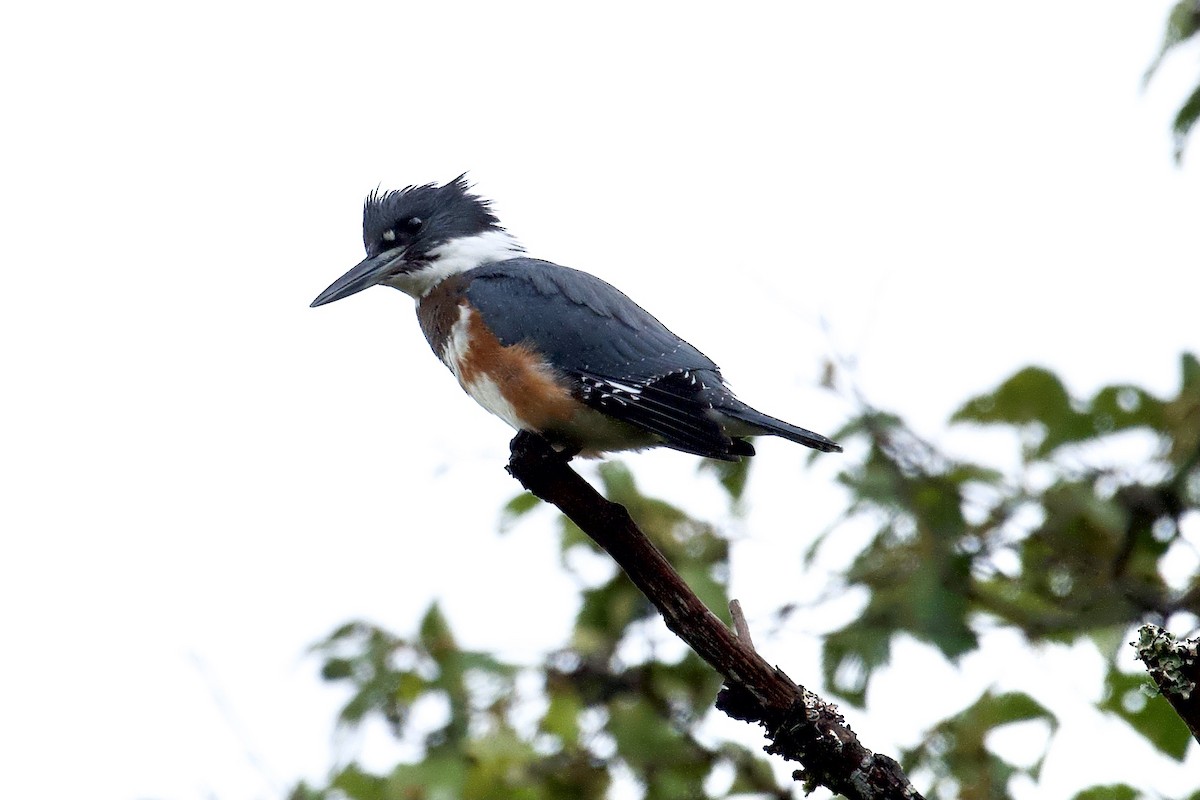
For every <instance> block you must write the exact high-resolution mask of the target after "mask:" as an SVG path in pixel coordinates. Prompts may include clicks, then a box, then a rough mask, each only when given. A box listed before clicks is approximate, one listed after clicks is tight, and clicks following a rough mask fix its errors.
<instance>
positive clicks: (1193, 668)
mask: <svg viewBox="0 0 1200 800" xmlns="http://www.w3.org/2000/svg"><path fill="white" fill-rule="evenodd" d="M1131 644H1132V645H1133V646H1134V648H1135V649H1136V650H1137V657H1138V659H1139V660H1140V661H1141V662H1142V663H1143V664H1145V665H1146V671H1147V672H1149V673H1150V677H1151V678H1153V679H1154V684H1155V685H1156V686H1158V691H1159V692H1161V693H1162V696H1163V697H1165V698H1166V699H1167V702H1168V703H1170V704H1171V708H1173V709H1175V713H1176V714H1178V715H1179V718H1180V719H1182V720H1183V721H1184V723H1186V724H1187V726H1188V730H1190V731H1191V732H1192V738H1193V739H1195V740H1196V741H1197V742H1200V686H1198V684H1200V639H1184V640H1183V641H1180V640H1179V639H1176V638H1175V636H1174V635H1172V634H1171V633H1169V632H1168V631H1165V630H1163V629H1162V628H1160V627H1158V626H1157V625H1143V626H1142V627H1141V628H1139V629H1138V640H1137V641H1136V642H1131Z"/></svg>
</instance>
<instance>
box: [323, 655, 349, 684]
mask: <svg viewBox="0 0 1200 800" xmlns="http://www.w3.org/2000/svg"><path fill="white" fill-rule="evenodd" d="M353 674H354V662H353V661H351V660H350V659H348V658H331V659H329V660H328V661H326V662H325V664H324V665H323V666H322V667H321V677H322V678H323V679H325V680H327V681H340V680H343V679H345V678H349V677H350V676H351V675H353Z"/></svg>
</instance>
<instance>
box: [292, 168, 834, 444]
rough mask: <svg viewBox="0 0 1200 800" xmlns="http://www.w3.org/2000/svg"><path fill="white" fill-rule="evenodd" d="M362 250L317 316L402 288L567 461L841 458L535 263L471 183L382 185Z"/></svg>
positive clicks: (473, 369) (450, 363) (658, 335)
mask: <svg viewBox="0 0 1200 800" xmlns="http://www.w3.org/2000/svg"><path fill="white" fill-rule="evenodd" d="M363 245H364V246H365V248H366V253H367V257H366V258H365V259H363V260H362V261H361V262H359V263H358V265H357V266H355V267H353V268H352V269H351V270H350V271H349V272H347V273H346V274H345V275H343V276H342V277H340V278H338V279H337V280H336V281H334V282H333V283H332V284H331V285H330V286H329V288H327V289H326V290H325V291H323V292H321V294H319V295H318V296H317V298H316V299H315V300H313V302H312V307H314V308H315V307H316V306H322V305H325V304H326V303H332V302H334V301H336V300H341V299H343V298H346V297H349V296H350V295H352V294H356V293H357V292H361V291H362V290H363V289H366V288H368V287H370V286H376V285H380V286H391V287H392V288H395V289H399V290H400V291H402V292H404V293H405V294H407V295H409V296H410V297H412V298H413V299H415V300H416V305H417V319H418V321H419V322H420V325H421V330H422V332H424V334H425V338H426V339H427V340H428V341H429V346H430V347H431V348H433V352H434V353H435V354H436V355H437V356H438V358H440V359H441V361H442V363H443V364H445V365H446V366H447V367H448V368H449V369H450V371H451V372H452V373H453V374H454V377H455V378H456V379H457V380H458V383H459V385H460V386H462V388H463V389H464V390H465V391H466V393H467V394H469V395H470V396H471V397H472V398H474V399H475V400H476V402H478V403H479V404H480V405H481V406H483V407H484V408H485V409H487V410H488V411H490V412H492V413H493V414H495V415H496V416H498V417H500V418H501V419H502V420H504V421H505V422H507V423H508V424H509V425H510V426H512V427H513V428H515V429H516V430H517V431H518V433H520V432H528V433H533V434H538V435H540V436H542V437H544V438H545V439H547V440H548V441H549V442H550V443H551V444H552V445H554V447H555V448H556V449H557V450H559V451H560V452H561V453H563V454H564V455H565V457H567V458H570V457H571V456H574V455H581V456H584V457H595V456H599V455H602V454H604V453H608V452H614V451H621V450H641V449H644V448H648V447H659V446H661V447H668V448H672V449H674V450H680V451H683V452H685V453H693V454H695V455H698V456H705V457H707V458H714V459H720V460H722V461H739V460H741V458H742V457H744V456H752V455H754V447H753V445H752V444H751V443H750V442H749V441H748V437H751V436H759V435H770V436H780V437H783V438H784V439H788V440H790V441H793V442H798V443H799V444H802V445H805V446H807V447H811V448H814V449H816V450H820V451H823V452H840V451H841V449H842V448H841V447H839V446H838V445H837V444H836V443H835V442H833V441H831V440H829V439H827V438H826V437H824V436H822V435H820V434H819V433H813V432H812V431H810V430H806V429H804V428H800V427H797V426H795V425H792V424H790V423H787V422H784V421H782V420H779V419H776V418H774V417H770V416H767V415H766V414H764V413H762V412H761V411H756V410H755V409H753V408H751V407H750V406H748V405H746V404H745V403H743V402H742V401H741V400H739V399H738V398H737V397H735V396H734V394H733V392H732V391H731V390H730V388H729V386H728V385H727V384H726V383H725V379H724V378H723V377H722V376H721V371H720V369H718V367H717V365H716V364H715V363H713V361H712V360H711V359H709V358H708V357H707V356H705V355H704V354H703V353H701V352H700V351H699V350H697V349H696V348H695V347H693V346H692V345H690V344H688V343H687V342H686V341H684V340H683V339H681V338H680V337H678V336H676V335H675V334H674V333H672V332H671V331H670V330H668V329H667V327H666V326H665V325H663V324H662V323H661V322H659V321H658V320H657V319H656V318H655V317H653V316H652V315H651V314H650V313H649V312H647V311H646V310H645V309H643V308H642V307H641V306H639V305H638V304H637V303H635V302H633V300H630V299H629V298H628V297H627V296H625V294H623V293H622V292H620V291H619V290H617V289H616V288H614V287H613V286H611V285H610V284H608V283H606V282H605V281H603V280H601V279H600V278H597V277H596V276H594V275H591V274H589V273H586V272H581V271H579V270H575V269H571V268H569V267H563V266H559V265H558V264H554V263H551V262H549V261H541V260H539V259H536V258H528V257H527V256H526V255H525V249H524V248H523V247H522V246H521V245H520V243H519V242H518V241H517V240H516V239H515V238H514V237H513V236H512V235H511V234H509V233H508V231H506V230H505V229H504V228H503V227H502V226H501V225H500V220H499V219H497V217H496V215H495V214H494V213H493V212H492V209H491V203H490V202H489V201H488V200H485V199H483V198H482V197H479V196H478V195H476V194H473V193H472V187H471V186H470V184H469V183H468V182H467V179H466V175H465V174H464V175H460V176H459V177H457V178H455V179H454V180H452V181H450V182H449V183H446V184H445V185H442V186H438V185H437V184H433V183H430V184H425V185H422V186H408V187H406V188H404V189H400V190H395V191H385V192H381V191H379V190H378V189H376V190H375V191H374V192H372V193H371V194H369V195H368V196H367V199H366V203H365V204H364V206H363Z"/></svg>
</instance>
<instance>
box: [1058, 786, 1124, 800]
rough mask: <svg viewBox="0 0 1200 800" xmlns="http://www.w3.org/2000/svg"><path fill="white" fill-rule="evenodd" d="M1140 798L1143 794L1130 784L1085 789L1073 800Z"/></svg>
mask: <svg viewBox="0 0 1200 800" xmlns="http://www.w3.org/2000/svg"><path fill="white" fill-rule="evenodd" d="M1140 796H1141V794H1140V793H1139V792H1138V791H1137V790H1136V789H1134V788H1133V787H1132V786H1129V785H1128V784H1124V783H1113V784H1109V785H1108V786H1092V787H1090V788H1088V789H1084V790H1083V791H1082V792H1079V793H1078V794H1076V795H1075V796H1074V797H1073V798H1071V800H1137V798H1138V797H1140Z"/></svg>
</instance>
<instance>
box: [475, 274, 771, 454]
mask: <svg viewBox="0 0 1200 800" xmlns="http://www.w3.org/2000/svg"><path fill="white" fill-rule="evenodd" d="M464 277H465V278H467V279H468V281H469V283H468V285H467V289H466V294H467V299H468V300H469V301H470V303H471V305H472V306H473V307H474V308H475V309H476V310H477V311H478V312H479V313H480V314H481V315H482V316H483V321H484V323H485V324H486V325H487V326H488V328H490V329H491V331H492V332H493V333H494V334H495V335H496V336H497V338H498V339H499V340H500V342H501V343H502V344H504V345H506V346H509V345H514V344H524V345H525V346H527V347H530V348H532V349H534V350H536V351H537V352H538V353H540V354H541V355H542V356H543V357H544V358H545V359H546V361H547V363H548V364H551V365H552V366H553V367H554V368H555V369H557V370H559V371H560V372H561V373H562V375H563V376H564V377H566V378H567V379H568V380H569V381H570V382H571V383H572V390H573V392H574V394H575V396H576V397H577V398H578V399H579V400H580V401H582V402H583V403H585V404H586V405H588V406H589V407H591V408H594V409H596V410H598V411H601V412H603V413H604V414H607V415H608V416H611V417H613V418H616V419H619V420H622V421H624V422H626V423H628V424H631V425H634V426H636V427H638V428H640V429H642V430H645V431H648V432H650V433H653V434H655V435H657V436H658V437H660V438H662V440H663V442H664V443H665V444H666V445H667V446H668V447H673V448H675V449H678V450H684V451H686V452H690V453H696V454H699V455H705V456H711V457H714V458H727V459H728V458H734V457H736V456H740V455H746V454H748V453H752V452H753V449H752V448H750V446H749V444H747V443H746V442H744V441H741V440H735V439H732V438H731V437H730V436H728V435H727V434H726V433H725V432H724V431H723V430H722V428H721V426H720V425H719V424H718V423H717V421H716V417H715V415H714V414H713V413H712V408H713V406H714V404H722V402H721V401H723V400H725V399H726V398H727V397H732V395H731V393H730V392H729V390H728V389H727V388H726V387H725V384H724V382H723V381H722V379H721V375H720V372H719V371H718V369H717V365H716V364H714V363H713V362H712V360H711V359H709V358H708V357H707V356H705V355H704V354H703V353H701V352H700V351H699V350H697V349H696V348H695V347H693V346H692V345H690V344H688V343H687V342H686V341H684V340H683V339H681V338H679V337H678V336H676V335H675V334H674V333H672V332H671V331H670V330H668V329H667V328H666V326H664V325H663V324H662V323H661V322H659V321H658V320H657V319H655V318H654V317H653V316H652V315H651V314H650V313H649V312H648V311H646V310H645V309H643V308H642V307H641V306H639V305H637V304H636V303H634V302H633V301H632V300H630V299H629V298H628V297H626V296H625V295H624V294H622V293H621V292H620V291H618V290H617V289H616V288H614V287H613V286H611V285H610V284H608V283H606V282H604V281H603V280H601V279H600V278H597V277H595V276H594V275H590V274H588V273H586V272H579V271H577V270H573V269H569V268H567V267H561V266H558V265H557V264H551V263H550V262H547V261H539V260H536V259H529V258H516V259H510V260H507V261H501V262H496V263H494V264H487V265H484V266H482V267H478V268H476V269H474V270H471V271H469V272H467V273H465V274H464Z"/></svg>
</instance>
